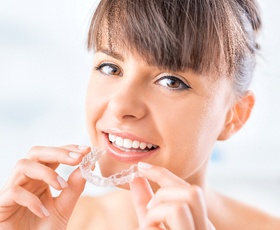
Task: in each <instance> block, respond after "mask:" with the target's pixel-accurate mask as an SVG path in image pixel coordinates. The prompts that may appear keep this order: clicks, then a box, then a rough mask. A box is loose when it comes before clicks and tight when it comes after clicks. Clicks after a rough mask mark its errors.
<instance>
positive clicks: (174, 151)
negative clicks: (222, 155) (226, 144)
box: [162, 103, 223, 178]
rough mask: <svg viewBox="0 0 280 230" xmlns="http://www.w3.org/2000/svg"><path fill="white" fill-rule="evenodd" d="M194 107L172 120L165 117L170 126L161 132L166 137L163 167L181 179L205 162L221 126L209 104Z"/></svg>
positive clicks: (196, 104) (166, 126) (216, 113)
mask: <svg viewBox="0 0 280 230" xmlns="http://www.w3.org/2000/svg"><path fill="white" fill-rule="evenodd" d="M198 105H199V104H198V103H194V105H193V106H188V107H186V106H185V109H184V110H182V108H181V112H180V113H178V112H177V113H174V117H172V114H169V115H168V117H169V118H168V121H170V122H167V123H166V125H165V129H164V130H163V131H162V133H165V134H166V135H165V137H164V140H165V150H166V154H165V158H164V162H163V164H165V167H167V168H169V169H170V170H171V171H173V172H174V173H175V174H177V175H178V176H180V177H181V178H187V177H188V176H190V175H191V174H193V173H194V172H195V171H197V170H198V169H199V168H201V166H203V165H204V163H205V162H206V161H207V160H208V158H209V156H210V154H211V151H212V148H213V146H214V144H215V142H216V139H217V136H218V134H219V131H220V129H221V126H222V122H221V121H222V117H223V115H222V114H223V113H222V112H218V111H217V109H216V110H215V109H214V107H215V106H213V105H212V106H210V104H209V105H203V106H201V107H199V106H198ZM211 107H212V109H211ZM175 115H176V116H175ZM219 118H220V119H219ZM166 119H167V117H165V118H163V120H166Z"/></svg>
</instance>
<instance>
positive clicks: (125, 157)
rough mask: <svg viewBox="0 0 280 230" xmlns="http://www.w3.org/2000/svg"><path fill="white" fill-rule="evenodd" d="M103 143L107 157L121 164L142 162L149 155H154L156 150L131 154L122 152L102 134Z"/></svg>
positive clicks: (130, 152)
mask: <svg viewBox="0 0 280 230" xmlns="http://www.w3.org/2000/svg"><path fill="white" fill-rule="evenodd" d="M104 137H105V142H106V152H107V153H108V155H109V156H111V157H112V158H114V159H116V160H117V161H122V162H134V163H136V162H139V161H142V160H143V159H144V158H147V157H149V156H150V155H152V154H154V153H155V152H156V151H157V150H158V148H156V149H153V150H150V151H147V152H133V151H128V152H124V151H122V150H120V149H119V148H117V147H115V146H114V145H113V144H112V143H111V142H110V141H109V139H108V135H107V134H104Z"/></svg>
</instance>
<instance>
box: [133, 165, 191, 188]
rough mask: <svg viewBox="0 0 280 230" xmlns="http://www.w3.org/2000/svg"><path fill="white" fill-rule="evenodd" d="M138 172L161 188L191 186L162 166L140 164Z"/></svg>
mask: <svg viewBox="0 0 280 230" xmlns="http://www.w3.org/2000/svg"><path fill="white" fill-rule="evenodd" d="M138 170H139V172H140V174H141V175H142V176H144V177H146V178H147V179H149V180H151V181H153V182H156V183H157V184H158V185H159V186H161V187H167V186H174V185H178V184H180V185H184V186H186V185H189V184H188V183H187V182H185V181H184V180H182V179H181V178H179V177H178V176H176V175H175V174H173V173H172V172H170V171H168V170H167V169H165V168H163V167H160V166H155V165H150V164H147V163H144V162H139V163H138Z"/></svg>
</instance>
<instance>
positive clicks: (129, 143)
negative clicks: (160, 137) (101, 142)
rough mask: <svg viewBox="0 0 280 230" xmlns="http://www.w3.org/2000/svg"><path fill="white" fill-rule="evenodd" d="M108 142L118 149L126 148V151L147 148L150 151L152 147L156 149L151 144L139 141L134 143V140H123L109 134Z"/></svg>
mask: <svg viewBox="0 0 280 230" xmlns="http://www.w3.org/2000/svg"><path fill="white" fill-rule="evenodd" d="M109 140H110V141H111V142H112V143H114V144H115V145H117V146H119V147H124V148H128V149H130V148H134V149H138V148H140V149H145V148H147V147H148V148H149V149H151V148H152V147H154V148H156V147H157V146H156V145H153V144H149V143H145V142H140V141H135V140H131V139H127V138H125V139H124V138H122V137H119V136H115V135H113V134H109Z"/></svg>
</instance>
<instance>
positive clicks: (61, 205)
mask: <svg viewBox="0 0 280 230" xmlns="http://www.w3.org/2000/svg"><path fill="white" fill-rule="evenodd" d="M67 183H68V187H67V188H65V189H63V191H62V192H61V194H60V195H59V196H58V197H57V198H55V204H56V206H57V209H58V211H59V212H60V213H61V214H62V215H64V216H66V217H67V218H70V216H71V214H72V212H73V209H74V207H75V205H76V203H77V201H78V199H79V197H80V195H81V193H82V192H83V190H84V188H85V183H86V181H85V179H84V178H83V177H82V174H81V171H80V169H79V168H76V169H75V170H74V172H72V173H71V175H70V177H69V179H68V181H67Z"/></svg>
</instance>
